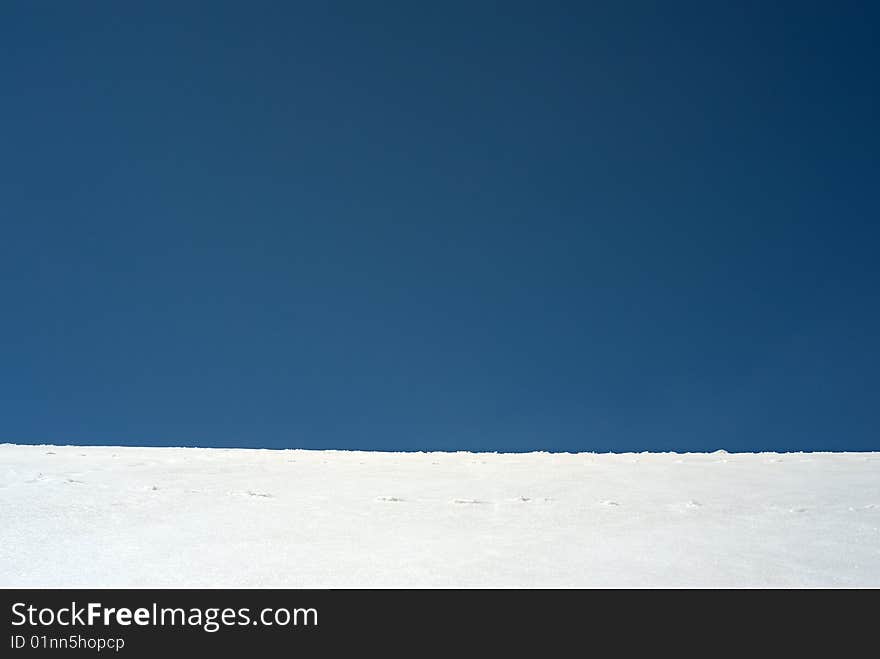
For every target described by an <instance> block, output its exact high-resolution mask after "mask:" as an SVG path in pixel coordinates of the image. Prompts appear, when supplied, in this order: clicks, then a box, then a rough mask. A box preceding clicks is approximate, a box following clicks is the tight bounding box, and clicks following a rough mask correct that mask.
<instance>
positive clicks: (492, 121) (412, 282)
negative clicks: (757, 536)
mask: <svg viewBox="0 0 880 659" xmlns="http://www.w3.org/2000/svg"><path fill="white" fill-rule="evenodd" d="M729 5H730V6H729ZM877 7H878V5H877V4H876V3H868V2H860V3H847V2H835V3H821V4H817V5H813V4H812V3H809V2H791V3H766V2H736V3H721V2H687V3H677V2H650V3H647V2H607V3H594V2H589V3H587V2H570V3H554V2H531V3H512V2H503V3H501V2H498V3H483V2H461V3H455V2H442V3H432V4H430V5H429V3H422V2H406V3H403V2H401V3H394V2H378V3H366V2H351V3H324V2H316V3H296V2H273V3H265V2H253V1H249V2H234V3H222V2H204V3H195V2H173V3H171V2H156V1H151V2H124V3H119V2H106V3H103V2H101V3H99V2H89V1H85V0H84V1H82V2H34V1H26V2H13V1H9V2H3V3H2V4H0V85H2V86H0V94H2V96H0V229H2V233H0V302H2V306H0V441H6V442H26V443H60V444H63V443H81V444H155V445H198V446H260V447H271V448H281V447H301V448H359V449H381V450H399V449H403V450H427V449H442V450H459V449H462V450H561V451H576V450H590V451H608V450H612V451H624V450H663V451H665V450H677V451H687V450H715V449H718V448H724V449H727V450H729V451H743V450H870V449H873V450H878V449H880V436H878V427H880V393H878V392H880V384H878V368H880V348H878V336H880V296H878V288H880V264H878V262H880V259H878V255H877V252H878V247H880V228H878V218H880V212H878V211H880V203H878V195H880V167H878V164H880V159H878V150H880V130H878V120H877V117H878V116H880V108H878V95H880V94H878V76H877V69H878V63H880V52H878V50H880V48H878V43H880V40H878V39H877V35H876V29H877V25H878V18H880V10H878V9H877Z"/></svg>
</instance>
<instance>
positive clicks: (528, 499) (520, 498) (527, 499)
mask: <svg viewBox="0 0 880 659" xmlns="http://www.w3.org/2000/svg"><path fill="white" fill-rule="evenodd" d="M516 500H517V501H531V499H530V498H529V497H517V498H516Z"/></svg>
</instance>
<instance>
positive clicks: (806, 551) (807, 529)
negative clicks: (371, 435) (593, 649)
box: [0, 444, 880, 588]
mask: <svg viewBox="0 0 880 659" xmlns="http://www.w3.org/2000/svg"><path fill="white" fill-rule="evenodd" d="M0 586H3V587H13V586H23V587H33V586H36V587H43V586H83V587H86V586H99V587H105V586H108V587H109V586H119V587H123V586H135V587H140V586H143V587H148V586H155V587H162V586H168V587H177V586H186V587H189V586H192V587H195V586H218V587H219V586H278V587H355V588H360V587H421V586H426V587H518V586H524V587H574V586H577V587H606V586H611V587H643V586H644V587H654V586H671V587H679V586H682V587H684V586H690V587H715V586H733V587H788V586H807V587H811V586H818V587H824V586H839V587H851V586H855V587H863V586H870V587H878V586H880V453H785V454H769V453H766V454H726V453H720V452H719V453H711V454H675V453H666V454H657V453H641V454H593V453H579V454H548V453H530V454H486V453H373V452H353V451H352V452H350V451H301V450H285V451H267V450H243V449H232V450H222V449H195V448H119V447H79V446H19V445H11V444H4V445H0Z"/></svg>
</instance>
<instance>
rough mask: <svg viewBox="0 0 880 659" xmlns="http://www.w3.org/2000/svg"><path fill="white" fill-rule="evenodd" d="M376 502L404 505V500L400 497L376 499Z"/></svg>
mask: <svg viewBox="0 0 880 659" xmlns="http://www.w3.org/2000/svg"><path fill="white" fill-rule="evenodd" d="M376 501H385V502H387V503H402V502H403V501H404V499H401V498H400V497H376Z"/></svg>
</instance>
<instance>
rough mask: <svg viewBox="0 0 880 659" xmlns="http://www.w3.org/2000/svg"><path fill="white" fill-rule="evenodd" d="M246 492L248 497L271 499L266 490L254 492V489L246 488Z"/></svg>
mask: <svg viewBox="0 0 880 659" xmlns="http://www.w3.org/2000/svg"><path fill="white" fill-rule="evenodd" d="M246 494H247V495H248V496H249V497H259V498H261V499H271V498H272V495H271V494H269V493H268V492H255V491H254V490H248V491H247V492H246Z"/></svg>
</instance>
